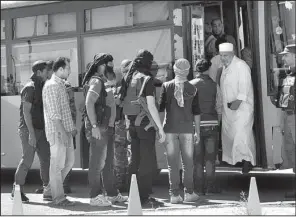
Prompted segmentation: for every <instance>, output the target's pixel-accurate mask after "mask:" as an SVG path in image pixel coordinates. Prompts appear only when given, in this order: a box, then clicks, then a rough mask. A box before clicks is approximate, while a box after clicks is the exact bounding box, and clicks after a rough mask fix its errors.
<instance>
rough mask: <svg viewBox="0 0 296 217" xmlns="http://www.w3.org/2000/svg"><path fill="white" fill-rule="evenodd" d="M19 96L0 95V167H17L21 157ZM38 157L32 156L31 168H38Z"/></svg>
mask: <svg viewBox="0 0 296 217" xmlns="http://www.w3.org/2000/svg"><path fill="white" fill-rule="evenodd" d="M20 104H21V97H20V96H1V153H3V154H4V156H1V168H17V166H18V164H19V162H20V160H21V157H22V145H21V140H20V137H19V134H18V125H19V120H20V115H19V107H20ZM39 167H40V166H39V159H38V157H35V158H34V162H33V164H32V168H34V169H38V168H39Z"/></svg>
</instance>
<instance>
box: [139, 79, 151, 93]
mask: <svg viewBox="0 0 296 217" xmlns="http://www.w3.org/2000/svg"><path fill="white" fill-rule="evenodd" d="M149 78H150V77H149V76H145V78H144V81H143V83H142V87H141V90H140V93H139V95H138V97H140V96H141V95H142V93H143V91H144V87H145V84H146V83H147V81H148V79H149Z"/></svg>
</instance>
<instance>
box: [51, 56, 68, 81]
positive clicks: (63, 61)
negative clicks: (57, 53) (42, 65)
mask: <svg viewBox="0 0 296 217" xmlns="http://www.w3.org/2000/svg"><path fill="white" fill-rule="evenodd" d="M52 69H53V72H54V73H55V75H56V76H58V77H60V78H61V79H67V78H68V77H69V75H70V74H71V67H70V59H69V58H67V57H59V58H57V59H56V61H54V63H53V67H52Z"/></svg>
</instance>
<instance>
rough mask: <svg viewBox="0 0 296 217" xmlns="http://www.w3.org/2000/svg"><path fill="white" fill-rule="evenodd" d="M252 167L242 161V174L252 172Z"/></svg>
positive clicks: (248, 162)
mask: <svg viewBox="0 0 296 217" xmlns="http://www.w3.org/2000/svg"><path fill="white" fill-rule="evenodd" d="M252 168H253V166H252V164H251V162H250V161H245V160H243V168H242V173H249V172H250V171H251V170H252Z"/></svg>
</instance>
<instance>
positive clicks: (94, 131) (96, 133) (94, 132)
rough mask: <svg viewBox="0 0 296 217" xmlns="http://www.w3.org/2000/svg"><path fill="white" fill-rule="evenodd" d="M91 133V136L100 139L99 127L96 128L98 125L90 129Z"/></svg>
mask: <svg viewBox="0 0 296 217" xmlns="http://www.w3.org/2000/svg"><path fill="white" fill-rule="evenodd" d="M91 133H92V137H94V138H95V139H99V140H100V139H101V137H102V136H101V131H100V129H99V128H98V127H96V128H92V130H91Z"/></svg>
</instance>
